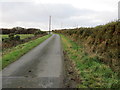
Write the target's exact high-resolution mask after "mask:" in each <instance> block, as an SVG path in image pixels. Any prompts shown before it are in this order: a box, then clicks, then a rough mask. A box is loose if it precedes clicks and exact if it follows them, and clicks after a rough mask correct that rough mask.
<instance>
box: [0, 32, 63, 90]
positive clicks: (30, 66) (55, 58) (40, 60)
mask: <svg viewBox="0 0 120 90" xmlns="http://www.w3.org/2000/svg"><path fill="white" fill-rule="evenodd" d="M63 67H64V65H63V52H62V48H61V41H60V36H59V35H56V34H53V35H52V36H51V37H50V38H49V39H47V40H46V41H44V42H43V43H41V44H40V45H38V46H37V47H35V48H34V49H32V50H31V51H30V52H28V53H27V54H25V55H24V56H22V57H21V58H20V59H19V60H17V61H15V62H14V63H12V64H10V65H9V66H7V67H6V68H4V69H3V71H2V80H3V82H2V87H3V88H60V87H63V71H64V70H63V69H64V68H63Z"/></svg>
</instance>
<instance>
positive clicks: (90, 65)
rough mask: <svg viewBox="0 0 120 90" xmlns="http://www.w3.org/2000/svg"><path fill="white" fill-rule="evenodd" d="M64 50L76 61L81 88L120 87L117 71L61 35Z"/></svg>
mask: <svg viewBox="0 0 120 90" xmlns="http://www.w3.org/2000/svg"><path fill="white" fill-rule="evenodd" d="M61 39H62V44H63V47H64V51H65V52H67V55H68V57H69V59H70V60H72V61H73V62H74V63H75V68H76V69H77V70H78V74H80V79H81V80H82V82H81V83H79V84H78V85H76V87H79V88H120V80H119V78H118V77H117V73H114V72H113V71H112V70H111V68H110V67H109V66H107V65H105V64H103V63H101V62H99V60H98V58H97V57H95V56H89V55H88V54H87V53H85V52H84V49H83V47H82V46H80V45H79V46H78V45H77V44H76V43H75V42H73V41H71V40H70V39H68V38H67V37H65V36H63V35H61Z"/></svg>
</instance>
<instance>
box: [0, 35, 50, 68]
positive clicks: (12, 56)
mask: <svg viewBox="0 0 120 90" xmlns="http://www.w3.org/2000/svg"><path fill="white" fill-rule="evenodd" d="M50 36H51V35H46V36H43V37H40V38H37V39H35V40H32V41H29V42H27V43H24V44H20V45H17V46H16V47H13V48H11V50H10V52H9V53H7V54H5V55H3V56H2V69H3V68H5V67H6V66H7V65H9V64H10V63H12V62H14V61H16V60H17V59H19V58H20V57H21V56H22V55H24V54H25V53H27V52H28V51H30V50H31V49H32V48H34V47H36V46H37V45H39V44H40V43H42V42H43V41H45V40H46V39H47V38H49V37H50Z"/></svg>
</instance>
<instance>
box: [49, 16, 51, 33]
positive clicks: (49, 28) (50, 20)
mask: <svg viewBox="0 0 120 90" xmlns="http://www.w3.org/2000/svg"><path fill="white" fill-rule="evenodd" d="M50 31H51V16H49V34H50Z"/></svg>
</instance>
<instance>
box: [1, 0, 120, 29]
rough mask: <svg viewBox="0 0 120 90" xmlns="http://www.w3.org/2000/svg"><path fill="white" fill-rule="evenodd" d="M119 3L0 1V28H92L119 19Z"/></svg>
mask: <svg viewBox="0 0 120 90" xmlns="http://www.w3.org/2000/svg"><path fill="white" fill-rule="evenodd" d="M118 1H119V0H0V28H12V27H16V26H21V27H24V28H31V27H32V28H40V29H41V30H48V24H49V23H48V21H49V16H50V15H51V17H52V29H60V28H75V27H92V26H97V25H100V24H105V23H107V22H110V21H114V20H117V18H118Z"/></svg>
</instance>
